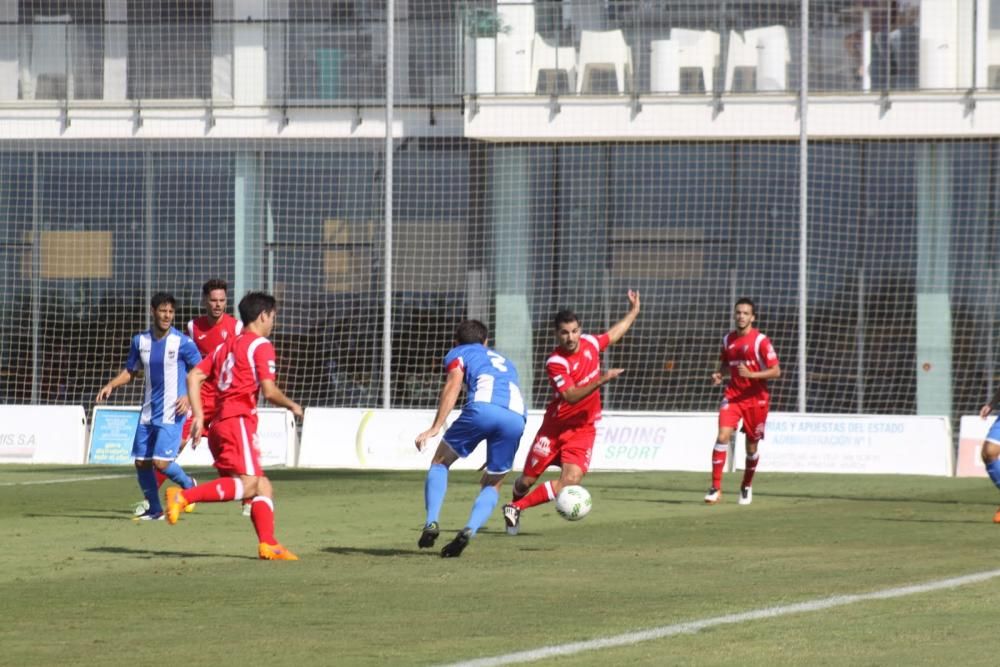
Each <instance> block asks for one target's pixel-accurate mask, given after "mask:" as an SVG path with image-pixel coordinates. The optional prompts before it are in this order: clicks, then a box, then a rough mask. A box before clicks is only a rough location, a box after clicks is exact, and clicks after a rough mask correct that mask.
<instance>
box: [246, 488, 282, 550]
mask: <svg viewBox="0 0 1000 667" xmlns="http://www.w3.org/2000/svg"><path fill="white" fill-rule="evenodd" d="M250 520H251V521H252V522H253V527H254V530H256V531H257V541H258V542H263V543H265V544H277V543H278V540H276V539H274V501H273V500H271V499H270V498H268V497H267V496H254V499H253V502H252V503H250Z"/></svg>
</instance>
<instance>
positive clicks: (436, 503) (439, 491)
mask: <svg viewBox="0 0 1000 667" xmlns="http://www.w3.org/2000/svg"><path fill="white" fill-rule="evenodd" d="M447 492H448V466H445V465H441V464H440V463H435V464H434V465H432V466H431V467H430V470H428V471H427V479H425V480H424V509H426V510H427V523H433V522H435V521H437V520H438V517H439V516H440V515H441V506H442V505H444V496H445V494H446V493H447Z"/></svg>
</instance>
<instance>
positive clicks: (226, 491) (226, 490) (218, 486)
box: [182, 477, 243, 503]
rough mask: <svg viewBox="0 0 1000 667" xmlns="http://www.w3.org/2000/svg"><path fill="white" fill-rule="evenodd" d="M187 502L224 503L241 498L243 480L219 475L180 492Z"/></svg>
mask: <svg viewBox="0 0 1000 667" xmlns="http://www.w3.org/2000/svg"><path fill="white" fill-rule="evenodd" d="M182 495H183V496H184V500H186V501H188V502H189V503H224V502H226V501H229V500H240V499H242V498H243V482H242V481H241V480H240V478H239V477H220V478H219V479H214V480H212V481H211V482H205V483H204V484H199V485H198V486H192V487H191V488H190V489H184V491H183V492H182Z"/></svg>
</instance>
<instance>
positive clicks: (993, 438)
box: [984, 418, 1000, 445]
mask: <svg viewBox="0 0 1000 667" xmlns="http://www.w3.org/2000/svg"><path fill="white" fill-rule="evenodd" d="M984 439H985V440H986V442H993V443H996V444H998V445H1000V418H997V420H996V421H995V422H993V426H991V427H990V430H989V433H987V434H986V438H984Z"/></svg>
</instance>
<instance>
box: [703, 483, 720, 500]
mask: <svg viewBox="0 0 1000 667" xmlns="http://www.w3.org/2000/svg"><path fill="white" fill-rule="evenodd" d="M721 497H722V491H720V490H719V489H717V488H715V487H714V486H713V487H712V488H711V489H709V490H708V493H706V494H705V503H706V504H708V505H714V504H715V503H717V502H719V498H721Z"/></svg>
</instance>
